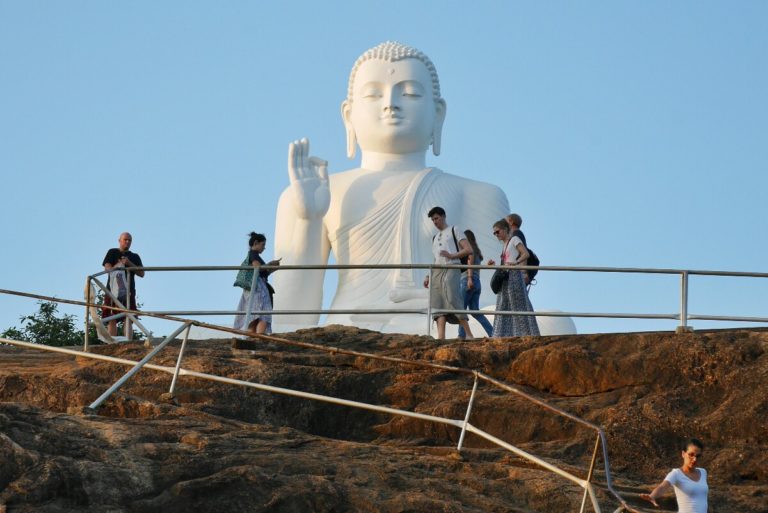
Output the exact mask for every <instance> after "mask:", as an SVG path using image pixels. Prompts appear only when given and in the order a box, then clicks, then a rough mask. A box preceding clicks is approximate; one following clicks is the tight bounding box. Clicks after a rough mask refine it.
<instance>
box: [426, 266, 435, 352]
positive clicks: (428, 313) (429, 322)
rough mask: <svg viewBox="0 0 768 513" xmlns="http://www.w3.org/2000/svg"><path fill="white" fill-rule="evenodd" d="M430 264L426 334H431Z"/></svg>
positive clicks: (430, 270)
mask: <svg viewBox="0 0 768 513" xmlns="http://www.w3.org/2000/svg"><path fill="white" fill-rule="evenodd" d="M432 278H434V276H432V266H431V265H430V266H429V288H428V289H427V336H428V337H429V336H431V335H432V286H433V283H432Z"/></svg>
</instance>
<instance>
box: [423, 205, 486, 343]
mask: <svg viewBox="0 0 768 513" xmlns="http://www.w3.org/2000/svg"><path fill="white" fill-rule="evenodd" d="M427 217H429V218H430V219H431V220H432V223H433V224H434V225H435V228H437V229H438V232H437V234H436V235H435V236H434V237H433V238H432V254H433V255H434V257H435V263H436V264H461V263H466V259H467V258H468V257H469V255H470V254H472V246H470V245H469V242H467V237H466V236H465V235H464V230H460V229H459V228H457V227H456V226H452V225H449V224H448V223H447V222H446V221H445V210H444V209H443V208H442V207H433V208H432V209H431V210H430V211H429V213H428V214H427ZM424 287H427V288H429V304H430V306H431V308H432V309H435V310H438V309H439V310H442V309H446V310H464V299H463V298H462V296H461V270H459V269H435V270H433V271H432V284H431V286H430V282H429V275H427V276H426V277H425V278H424ZM433 317H434V319H435V321H436V322H437V338H438V339H444V338H445V323H446V322H451V323H452V324H460V325H461V326H462V327H463V328H464V332H465V333H466V336H467V338H474V337H473V335H472V331H471V330H470V329H469V321H468V317H467V314H464V313H459V314H444V313H437V314H434V316H433Z"/></svg>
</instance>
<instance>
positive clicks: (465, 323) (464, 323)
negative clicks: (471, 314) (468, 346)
mask: <svg viewBox="0 0 768 513" xmlns="http://www.w3.org/2000/svg"><path fill="white" fill-rule="evenodd" d="M459 324H461V325H462V327H463V328H464V332H465V333H466V338H475V336H474V335H472V330H471V329H469V321H468V320H466V319H464V320H460V321H459Z"/></svg>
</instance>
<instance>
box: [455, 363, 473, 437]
mask: <svg viewBox="0 0 768 513" xmlns="http://www.w3.org/2000/svg"><path fill="white" fill-rule="evenodd" d="M474 374H475V384H474V385H472V394H471V395H470V396H469V404H468V405H467V414H466V415H464V425H463V426H462V427H461V435H459V445H458V447H456V450H457V451H459V452H461V446H462V445H464V435H465V434H466V433H467V424H468V423H469V415H470V413H472V404H473V403H474V402H475V392H477V372H475V373H474Z"/></svg>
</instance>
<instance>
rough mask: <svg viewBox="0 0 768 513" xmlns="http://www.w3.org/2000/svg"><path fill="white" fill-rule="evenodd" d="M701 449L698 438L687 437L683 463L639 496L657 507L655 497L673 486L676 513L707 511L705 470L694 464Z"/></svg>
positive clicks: (707, 493)
mask: <svg viewBox="0 0 768 513" xmlns="http://www.w3.org/2000/svg"><path fill="white" fill-rule="evenodd" d="M703 451H704V444H703V443H701V441H700V440H697V439H696V438H691V439H689V440H688V441H687V442H686V443H685V448H684V449H683V452H682V457H683V465H682V466H681V467H680V468H676V469H673V470H672V471H671V472H670V473H669V474H667V477H665V478H664V481H662V482H661V484H660V485H659V486H657V487H656V488H654V490H653V491H652V492H651V493H641V494H640V498H641V499H645V500H647V501H649V502H651V503H653V505H654V506H656V507H657V508H658V507H659V505H658V504H657V503H656V499H657V498H658V497H659V496H661V495H663V494H664V493H665V492H667V491H669V489H670V488H674V490H675V497H676V498H677V508H678V509H677V511H678V513H707V496H708V495H709V486H707V471H706V470H704V469H703V468H699V467H697V466H696V463H697V462H698V461H699V459H700V458H701V454H702V452H703Z"/></svg>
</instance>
